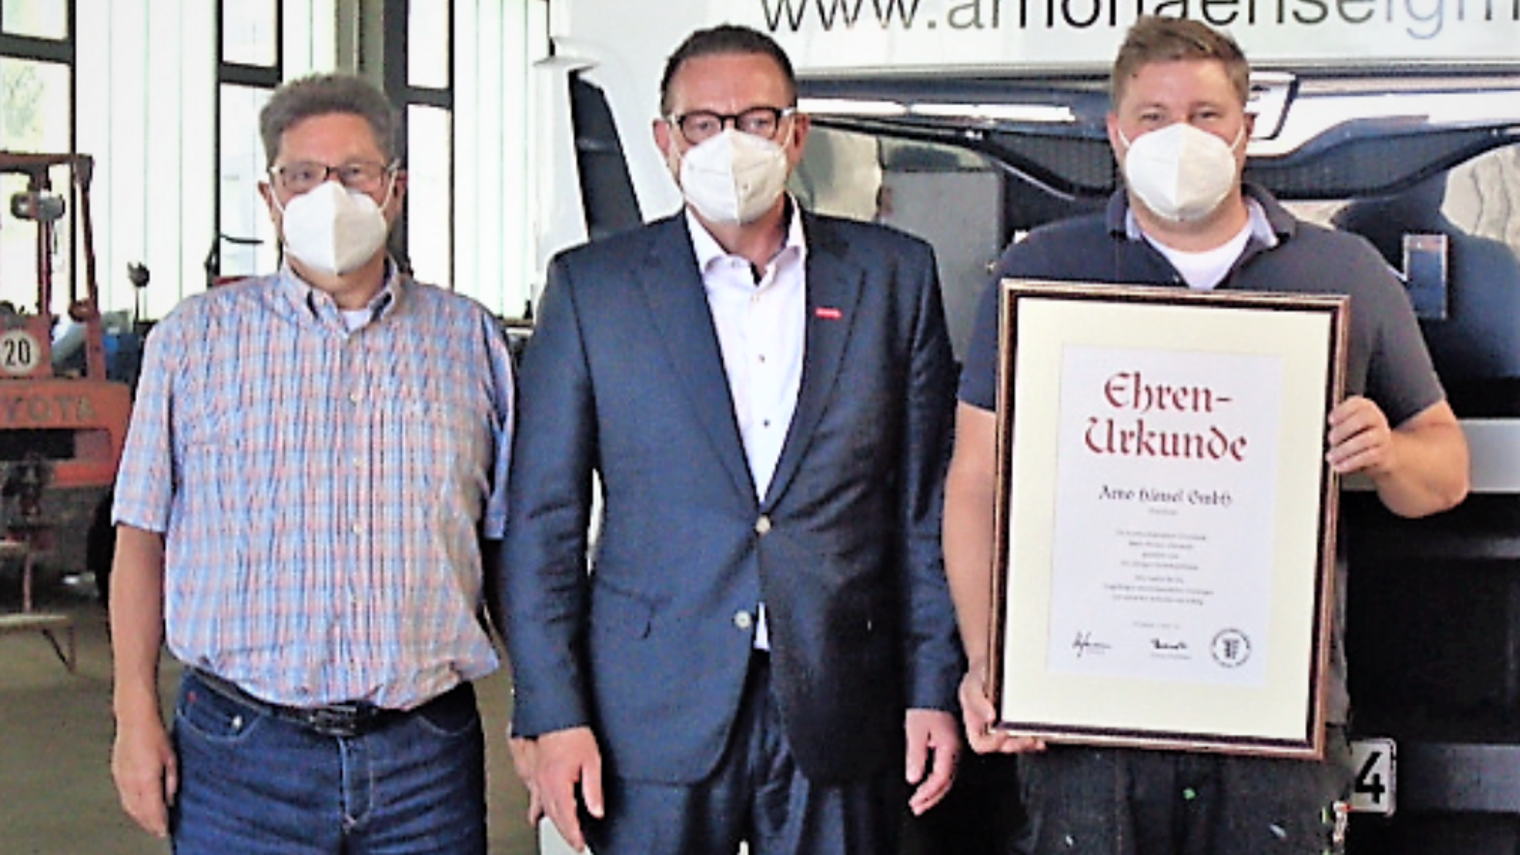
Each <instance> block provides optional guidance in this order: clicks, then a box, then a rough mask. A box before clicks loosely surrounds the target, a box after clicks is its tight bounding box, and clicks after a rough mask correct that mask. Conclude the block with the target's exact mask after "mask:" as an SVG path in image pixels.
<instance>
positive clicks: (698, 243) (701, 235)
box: [685, 193, 807, 276]
mask: <svg viewBox="0 0 1520 855" xmlns="http://www.w3.org/2000/svg"><path fill="white" fill-rule="evenodd" d="M797 210H798V209H797V200H796V199H793V198H792V195H791V194H790V193H788V194H787V196H786V213H785V217H786V221H787V222H786V240H785V241H784V242H782V244H781V249H780V250H778V251H777V252H776V255H775V258H780V257H781V256H783V255H785V254H787V253H788V252H789V251H795V252H796V254H797V257H798V258H799V259H801V258H805V257H806V255H807V243H806V241H805V240H804V237H803V233H802V217H800V216H798V214H797ZM685 214H686V228H687V231H689V232H691V247H692V249H693V250H695V252H696V256H697V269H698V270H700V271H702V275H703V276H706V275H707V272H708V270H709V269H711V267H712V265H713V263H715V262H717V261H719V260H720V259H725V258H730V257H732V256H731V255H730V253H729V252H728V251H727V250H725V249H723V247H722V246H721V245H719V243H718V239H717V238H715V237H713V236H712V233H711V232H709V231H708V230H707V227H706V226H704V225H702V221H701V220H699V219H697V215H696V214H694V213H692V210H691V208H686V209H685Z"/></svg>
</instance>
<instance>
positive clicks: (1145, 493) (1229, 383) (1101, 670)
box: [1049, 345, 1283, 685]
mask: <svg viewBox="0 0 1520 855" xmlns="http://www.w3.org/2000/svg"><path fill="white" fill-rule="evenodd" d="M1060 372H1061V393H1060V415H1059V428H1058V435H1059V436H1060V441H1059V446H1058V448H1057V459H1056V467H1055V472H1056V491H1057V501H1056V513H1055V542H1054V545H1053V556H1054V562H1055V567H1056V571H1055V573H1054V574H1053V578H1052V600H1051V614H1052V620H1051V627H1050V631H1051V638H1050V644H1049V657H1050V666H1049V667H1050V669H1051V670H1052V671H1056V672H1064V673H1083V674H1109V675H1114V676H1126V677H1130V678H1134V679H1145V680H1181V681H1187V682H1191V683H1216V684H1221V685H1224V684H1236V685H1260V684H1261V681H1262V675H1263V663H1264V661H1265V659H1266V657H1268V656H1269V655H1270V651H1269V650H1267V649H1266V641H1267V638H1268V633H1267V632H1266V627H1267V622H1268V618H1269V613H1268V605H1267V604H1268V603H1269V602H1270V601H1271V594H1272V592H1271V590H1270V583H1271V578H1272V577H1271V572H1270V571H1271V566H1272V551H1273V531H1272V528H1271V527H1270V526H1268V525H1265V524H1263V523H1264V521H1265V520H1267V519H1269V518H1270V516H1271V510H1272V508H1273V507H1274V506H1275V504H1276V500H1277V494H1276V489H1275V477H1274V476H1275V473H1276V471H1277V444H1276V437H1277V435H1278V418H1279V401H1280V400H1281V398H1282V392H1283V390H1282V360H1281V359H1280V358H1278V357H1276V356H1273V355H1233V354H1225V355H1209V356H1207V357H1206V358H1199V355H1198V354H1196V353H1192V352H1187V351H1178V350H1152V349H1132V348H1107V347H1088V346H1080V345H1073V346H1068V347H1065V348H1063V349H1062V353H1061V367H1060Z"/></svg>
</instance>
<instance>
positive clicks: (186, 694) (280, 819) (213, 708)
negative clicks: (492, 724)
mask: <svg viewBox="0 0 1520 855" xmlns="http://www.w3.org/2000/svg"><path fill="white" fill-rule="evenodd" d="M484 741H485V740H484V736H483V734H482V732H481V726H480V715H479V713H478V711H477V710H476V706H475V695H474V692H473V689H472V688H471V687H470V686H468V685H465V686H463V687H462V688H461V689H458V690H455V691H454V692H451V693H449V694H448V695H445V696H443V697H442V698H440V699H439V700H435V701H433V702H432V703H430V704H427V705H425V706H424V707H422V708H419V709H418V710H417V711H415V712H413V713H411V714H407V715H403V716H400V717H397V718H396V719H394V720H391V721H388V722H386V723H385V725H383V726H381V727H379V728H377V729H375V730H373V731H371V732H366V733H363V734H361V735H357V736H329V735H324V734H322V733H319V732H317V731H315V730H311V729H309V728H307V727H305V726H303V725H300V724H295V723H292V722H289V721H285V720H283V719H280V718H276V717H273V716H271V715H268V714H267V712H266V711H261V710H259V709H256V708H254V707H252V706H249V705H247V704H244V703H241V702H239V701H237V700H234V699H232V698H229V697H226V696H224V695H223V694H220V693H218V692H216V691H213V690H211V689H210V688H208V687H207V686H206V684H205V683H203V682H202V681H201V680H200V678H199V677H197V676H196V674H195V673H194V672H193V671H187V672H186V673H185V677H184V680H183V682H182V684H181V686H180V693H179V701H178V704H177V706H176V707H175V712H174V748H175V752H176V753H177V755H178V757H179V769H180V787H179V796H178V798H177V799H176V801H175V804H174V813H173V823H172V826H173V827H172V837H173V841H174V852H175V853H177V855H234V853H235V855H265V853H267V855H340V853H341V855H429V853H437V855H484V853H485V851H486V842H485V841H486V831H485V750H484Z"/></svg>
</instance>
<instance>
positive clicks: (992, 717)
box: [960, 665, 1045, 754]
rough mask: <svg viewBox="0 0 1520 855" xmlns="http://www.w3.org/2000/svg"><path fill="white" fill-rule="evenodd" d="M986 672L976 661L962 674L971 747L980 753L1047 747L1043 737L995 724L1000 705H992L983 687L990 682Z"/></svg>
mask: <svg viewBox="0 0 1520 855" xmlns="http://www.w3.org/2000/svg"><path fill="white" fill-rule="evenodd" d="M985 673H986V667H985V666H981V665H973V666H972V667H971V670H969V671H967V672H966V676H965V677H963V678H961V691H960V698H961V716H962V717H963V718H964V719H965V722H966V739H967V741H968V742H970V743H971V750H972V751H975V752H976V753H978V754H1023V753H1024V752H1026V751H1044V750H1045V740H1043V739H1040V738H1038V737H1034V736H1014V735H1013V734H1010V733H1008V732H1006V731H1002V730H998V729H996V728H994V727H993V725H994V724H996V723H997V708H996V707H994V706H993V705H992V701H991V700H989V699H988V698H987V695H986V694H985V691H984V689H983V686H985V685H986V684H987V679H986V676H985Z"/></svg>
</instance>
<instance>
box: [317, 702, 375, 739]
mask: <svg viewBox="0 0 1520 855" xmlns="http://www.w3.org/2000/svg"><path fill="white" fill-rule="evenodd" d="M374 711H375V708H374V707H372V706H370V705H369V704H363V703H357V702H352V701H350V702H347V703H341V704H329V705H327V706H324V707H316V708H314V709H310V710H306V713H305V716H304V717H305V719H306V724H307V726H309V727H310V728H311V729H312V730H315V731H317V732H318V733H321V734H324V735H326V736H337V737H349V736H358V735H359V734H360V732H361V731H362V730H363V728H364V725H365V724H366V723H367V722H369V721H370V720H371V719H373V718H374Z"/></svg>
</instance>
